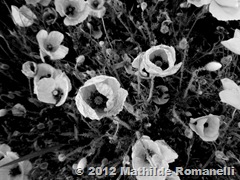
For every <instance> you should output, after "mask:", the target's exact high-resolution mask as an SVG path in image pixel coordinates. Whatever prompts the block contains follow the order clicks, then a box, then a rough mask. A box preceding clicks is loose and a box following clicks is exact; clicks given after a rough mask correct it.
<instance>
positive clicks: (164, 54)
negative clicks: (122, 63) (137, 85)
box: [132, 45, 182, 77]
mask: <svg viewBox="0 0 240 180" xmlns="http://www.w3.org/2000/svg"><path fill="white" fill-rule="evenodd" d="M175 62H176V52H175V49H174V48H173V47H172V46H166V45H158V46H153V47H151V48H150V49H148V50H147V51H146V52H143V53H141V54H140V55H138V56H137V57H136V58H135V59H134V61H133V62H132V66H133V67H134V68H137V69H138V72H139V74H140V76H142V77H154V76H159V77H166V76H170V75H172V74H175V73H176V72H177V71H178V70H179V69H180V67H181V65H182V63H181V62H180V63H178V64H177V65H174V64H175Z"/></svg>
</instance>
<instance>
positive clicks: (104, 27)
mask: <svg viewBox="0 0 240 180" xmlns="http://www.w3.org/2000/svg"><path fill="white" fill-rule="evenodd" d="M101 19H102V24H103V29H104V32H105V34H106V38H107V40H108V43H109V45H110V46H111V48H112V49H113V46H112V44H111V42H110V39H109V37H108V33H107V30H106V26H105V23H104V20H103V18H101Z"/></svg>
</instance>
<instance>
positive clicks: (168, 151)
mask: <svg viewBox="0 0 240 180" xmlns="http://www.w3.org/2000/svg"><path fill="white" fill-rule="evenodd" d="M155 142H156V143H157V144H158V146H159V149H160V150H161V153H162V155H163V157H164V160H165V161H166V162H168V163H172V162H174V161H175V159H177V158H178V154H177V153H176V152H175V151H174V150H173V149H172V148H171V147H170V146H169V145H168V144H167V143H166V142H165V141H164V140H157V141H155Z"/></svg>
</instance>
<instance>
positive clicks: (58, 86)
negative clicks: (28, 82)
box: [33, 63, 72, 106]
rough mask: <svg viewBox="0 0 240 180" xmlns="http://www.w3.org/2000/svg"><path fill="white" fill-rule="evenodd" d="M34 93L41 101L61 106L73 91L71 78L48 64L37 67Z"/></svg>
mask: <svg viewBox="0 0 240 180" xmlns="http://www.w3.org/2000/svg"><path fill="white" fill-rule="evenodd" d="M33 82H34V93H35V94H36V95H37V98H38V100H39V101H42V102H45V103H49V104H56V106H61V105H62V104H63V103H64V102H65V101H66V99H67V96H68V92H69V91H70V90H71V89H72V86H71V82H70V80H69V78H68V77H67V76H66V74H65V73H63V72H62V71H61V70H59V69H55V68H54V67H52V66H50V65H49V64H46V63H41V64H38V65H37V73H36V75H35V76H34V81H33Z"/></svg>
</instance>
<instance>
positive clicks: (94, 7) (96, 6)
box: [87, 0, 106, 18]
mask: <svg viewBox="0 0 240 180" xmlns="http://www.w3.org/2000/svg"><path fill="white" fill-rule="evenodd" d="M87 2H88V5H89V6H90V8H91V10H90V12H89V15H92V16H95V17H98V18H102V17H103V16H104V14H105V12H106V8H105V7H104V6H103V5H104V2H105V1H104V0H88V1H87Z"/></svg>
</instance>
